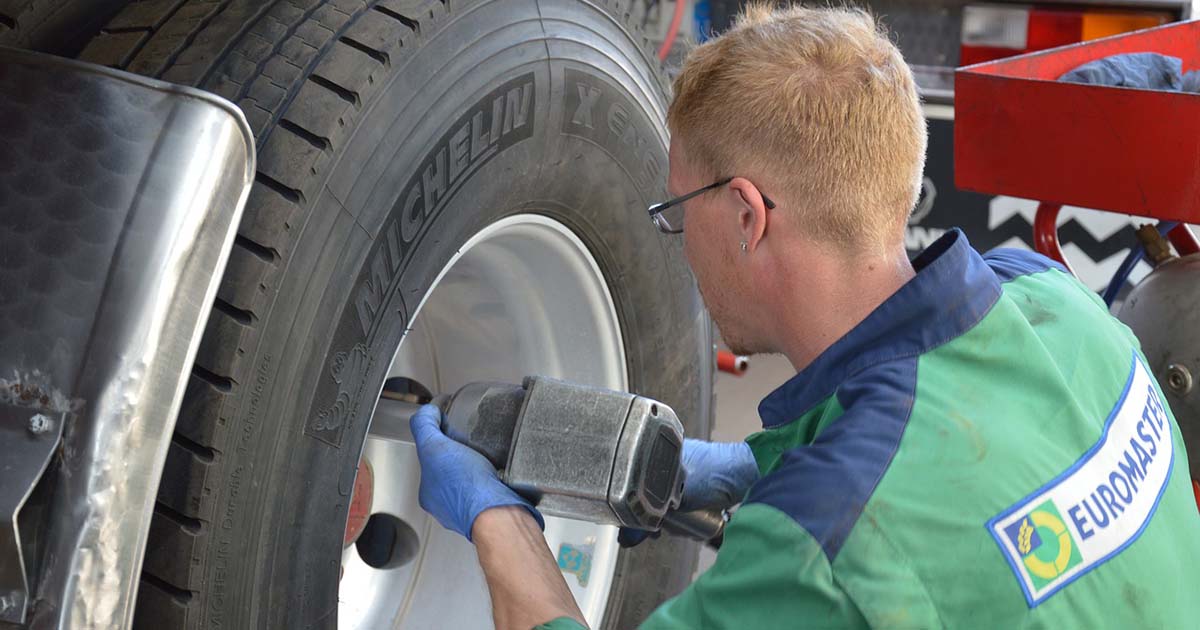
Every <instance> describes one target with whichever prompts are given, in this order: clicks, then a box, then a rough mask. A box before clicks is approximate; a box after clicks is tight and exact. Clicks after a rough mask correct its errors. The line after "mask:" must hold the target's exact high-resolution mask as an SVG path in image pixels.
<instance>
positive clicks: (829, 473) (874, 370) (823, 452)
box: [745, 355, 919, 563]
mask: <svg viewBox="0 0 1200 630" xmlns="http://www.w3.org/2000/svg"><path fill="white" fill-rule="evenodd" d="M918 358H919V357H918V355H912V356H910V357H907V358H904V359H899V360H895V361H889V362H887V363H883V364H879V365H876V366H874V367H871V368H869V369H867V370H864V371H862V372H860V373H859V374H857V375H856V376H855V377H853V378H851V379H850V380H848V381H846V382H845V383H843V384H842V386H841V387H839V388H838V391H837V397H838V402H839V403H840V404H841V406H842V408H843V409H845V410H846V411H845V413H844V414H843V415H842V416H841V417H839V418H838V419H837V420H836V421H834V422H833V423H832V424H831V425H829V427H828V428H826V429H825V430H824V431H822V432H821V434H820V435H818V436H817V437H816V439H815V440H814V441H813V443H812V444H809V445H807V446H799V447H796V448H794V449H792V450H790V451H787V452H785V453H784V454H783V456H782V458H781V459H780V462H779V466H778V467H777V468H776V469H775V470H774V471H772V472H771V473H770V474H768V475H767V476H765V477H763V478H762V479H760V480H759V481H758V483H756V484H754V486H753V487H752V488H751V489H750V494H749V495H748V496H747V497H746V501H745V502H746V503H763V504H766V505H770V506H772V507H774V508H775V509H777V510H780V511H782V512H784V513H785V514H787V515H789V516H791V517H792V518H793V519H795V521H796V522H797V523H798V524H799V525H800V526H801V527H803V528H804V529H805V530H806V531H808V533H809V534H810V535H812V537H813V538H815V539H816V540H817V541H818V542H819V543H820V544H821V548H822V549H823V550H824V551H825V555H826V556H827V557H828V558H829V562H831V563H832V562H833V560H834V558H836V557H837V554H838V551H839V550H840V549H841V548H842V544H843V543H845V542H846V538H847V537H848V536H849V535H850V531H851V530H852V529H854V524H855V523H856V522H857V521H858V517H859V515H861V514H862V511H863V507H864V506H866V504H867V501H868V500H869V499H870V498H871V495H872V494H874V492H875V488H876V487H877V486H878V485H879V480H880V479H882V478H883V474H884V472H886V471H887V468H888V466H889V465H890V464H891V462H892V457H893V456H894V455H895V454H896V450H897V449H898V448H899V446H900V438H901V437H902V436H903V435H904V428H905V427H906V426H907V425H908V419H909V417H910V415H911V414H912V407H913V397H914V396H915V395H916V388H917V360H918Z"/></svg>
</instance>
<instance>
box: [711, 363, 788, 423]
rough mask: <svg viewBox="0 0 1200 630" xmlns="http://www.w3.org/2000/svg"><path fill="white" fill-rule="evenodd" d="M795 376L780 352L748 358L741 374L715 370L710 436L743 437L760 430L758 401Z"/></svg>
mask: <svg viewBox="0 0 1200 630" xmlns="http://www.w3.org/2000/svg"><path fill="white" fill-rule="evenodd" d="M795 375H796V370H795V369H794V368H793V367H792V364H791V363H789V362H788V360H787V359H786V358H784V356H783V355H781V354H773V355H761V356H756V357H751V359H750V368H749V369H748V370H746V373H745V374H743V375H742V376H733V375H731V374H726V373H724V372H721V373H719V374H718V376H717V392H716V395H717V414H716V424H715V425H714V426H713V432H712V439H713V440H716V441H719V442H733V441H737V440H743V439H745V438H746V436H747V435H749V434H751V433H754V432H755V431H758V430H759V429H761V428H762V421H761V420H760V419H759V417H758V402H759V401H760V400H762V399H763V397H764V396H766V395H767V394H769V393H771V392H772V391H774V389H775V388H776V387H779V386H780V385H782V384H783V383H784V382H785V381H787V380H788V379H789V378H791V377H793V376H795Z"/></svg>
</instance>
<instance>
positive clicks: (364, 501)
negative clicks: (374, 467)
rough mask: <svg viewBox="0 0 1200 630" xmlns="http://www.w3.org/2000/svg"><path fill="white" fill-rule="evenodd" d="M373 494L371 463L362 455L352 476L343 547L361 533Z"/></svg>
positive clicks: (373, 480) (368, 515)
mask: <svg viewBox="0 0 1200 630" xmlns="http://www.w3.org/2000/svg"><path fill="white" fill-rule="evenodd" d="M374 495H375V473H374V472H372V471H371V463H370V462H369V461H367V458H366V457H363V458H362V459H360V460H359V461H358V474H357V475H356V476H355V477H354V494H352V495H350V514H349V515H348V516H346V536H345V538H344V539H343V541H342V546H343V547H349V546H350V545H352V544H354V541H356V540H358V537H359V536H360V535H362V532H363V529H364V528H366V526H367V519H368V518H370V517H371V501H372V500H373V499H374Z"/></svg>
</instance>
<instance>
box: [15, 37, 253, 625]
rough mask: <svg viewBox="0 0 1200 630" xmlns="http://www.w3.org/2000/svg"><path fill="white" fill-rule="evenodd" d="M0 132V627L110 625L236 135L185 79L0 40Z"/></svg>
mask: <svg viewBox="0 0 1200 630" xmlns="http://www.w3.org/2000/svg"><path fill="white" fill-rule="evenodd" d="M0 138H3V141H2V142H0V296H2V297H0V379H2V380H0V468H3V476H2V478H0V519H3V521H4V523H3V525H2V526H0V530H2V533H0V627H5V625H6V623H5V622H7V623H15V624H28V625H30V626H32V627H38V628H58V627H70V628H92V627H102V628H121V627H127V626H128V625H129V622H130V620H131V617H132V614H133V602H134V597H135V596H136V593H135V589H136V585H137V583H138V580H137V576H138V574H139V572H140V568H141V562H142V555H143V552H144V548H145V543H146V536H147V531H148V528H149V523H150V516H151V509H152V507H153V503H154V497H155V494H156V492H157V488H158V482H159V478H160V476H161V473H162V468H163V462H164V460H165V458H166V452H167V447H168V445H169V442H170V436H171V433H172V431H173V428H174V425H175V417H176V414H177V412H178V409H179V404H180V399H181V396H182V392H183V388H184V385H185V382H186V380H187V375H188V373H189V371H190V367H191V364H192V360H193V357H194V356H195V353H196V348H197V346H198V344H199V340H200V335H201V332H202V330H203V328H204V325H205V322H206V320H207V315H208V311H209V307H210V305H211V304H212V301H213V298H214V294H215V292H216V287H217V283H218V281H219V278H220V275H221V272H222V270H223V268H224V265H225V261H226V258H227V256H228V254H229V249H230V246H231V244H232V242H233V238H234V234H235V231H236V227H237V224H238V221H239V218H240V215H241V210H242V207H243V205H244V204H245V200H246V196H247V194H248V192H249V186H250V183H251V181H252V179H253V174H254V141H253V138H252V137H251V134H250V131H249V128H248V127H247V125H246V122H245V120H244V119H243V117H242V114H241V112H240V111H239V110H238V109H237V108H236V107H234V106H233V105H232V104H230V103H228V102H227V101H224V100H222V99H220V98H217V97H215V96H213V95H210V94H207V93H205V92H201V91H199V90H194V89H190V88H184V87H180V86H175V85H171V84H168V83H163V82H161V81H154V80H151V79H146V78H143V77H139V76H135V75H132V74H128V73H124V72H118V71H114V70H109V69H105V68H100V67H98V66H92V65H89V64H83V63H79V62H74V61H69V60H63V59H59V58H54V57H49V56H45V55H39V54H35V53H29V52H24V51H18V50H12V49H4V48H0ZM43 467H44V468H45V472H44V473H43V472H42V470H41V468H43Z"/></svg>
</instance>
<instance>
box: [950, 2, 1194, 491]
mask: <svg viewBox="0 0 1200 630" xmlns="http://www.w3.org/2000/svg"><path fill="white" fill-rule="evenodd" d="M1137 52H1154V53H1161V54H1164V55H1170V56H1174V57H1178V58H1180V59H1181V60H1182V61H1183V69H1184V71H1185V72H1186V71H1190V70H1196V69H1200V21H1194V22H1180V23H1175V24H1170V25H1167V26H1161V27H1158V28H1152V29H1148V30H1144V31H1137V32H1134V33H1128V34H1124V35H1118V36H1115V37H1109V38H1106V39H1100V40H1095V41H1090V42H1084V43H1081V44H1075V45H1071V46H1065V47H1062V48H1055V49H1051V50H1046V51H1041V52H1037V53H1031V54H1027V55H1021V56H1018V57H1010V58H1007V59H1002V60H998V61H993V62H988V63H983V64H978V65H974V66H968V67H965V68H960V69H959V70H958V71H957V72H956V74H955V86H954V92H955V103H954V105H955V118H956V120H955V138H954V151H955V158H954V165H955V182H956V184H957V186H958V187H959V188H961V189H964V190H973V191H978V192H984V193H989V194H995V195H1011V196H1014V197H1023V198H1026V199H1035V200H1038V201H1040V202H1041V205H1040V206H1039V207H1038V212H1037V217H1036V219H1035V221H1034V241H1035V244H1036V248H1037V250H1038V251H1039V252H1041V253H1042V254H1045V255H1046V256H1049V257H1050V258H1053V259H1055V260H1057V261H1059V262H1061V263H1063V264H1065V265H1067V267H1068V269H1069V268H1070V265H1069V264H1068V262H1069V261H1067V260H1065V259H1064V257H1063V254H1062V250H1061V248H1060V247H1059V243H1058V232H1057V227H1056V218H1057V215H1058V211H1059V208H1060V207H1061V206H1062V205H1066V204H1070V205H1074V206H1081V207H1085V208H1096V209H1100V210H1107V211H1110V212H1118V213H1122V214H1132V215H1140V216H1147V217H1155V218H1157V219H1160V220H1161V221H1162V223H1160V224H1159V227H1160V230H1161V231H1162V232H1164V233H1166V234H1167V237H1168V239H1169V241H1170V243H1171V244H1172V245H1173V246H1174V247H1175V249H1176V251H1177V252H1178V253H1179V255H1180V256H1187V255H1189V254H1196V253H1200V244H1197V241H1196V238H1195V237H1194V236H1193V235H1192V233H1191V232H1190V231H1189V229H1188V226H1187V224H1188V223H1200V94H1192V93H1184V92H1170V91H1155V90H1141V89H1132V88H1124V87H1110V86H1101V85H1083V84H1077V83H1062V82H1059V81H1058V77H1060V76H1062V75H1063V74H1064V73H1066V72H1067V71H1069V70H1072V69H1074V68H1076V67H1078V66H1081V65H1083V64H1085V63H1087V62H1089V61H1093V60H1096V59H1101V58H1104V57H1108V56H1111V55H1117V54H1123V53H1137ZM1139 257H1140V250H1139V251H1135V252H1132V253H1131V256H1130V258H1129V259H1128V260H1127V262H1129V263H1130V264H1128V265H1122V267H1123V268H1124V267H1127V269H1124V270H1123V271H1118V276H1117V277H1115V278H1114V282H1113V286H1112V287H1110V292H1111V293H1112V294H1113V295H1115V292H1116V291H1115V289H1117V288H1120V285H1122V284H1123V283H1124V281H1125V278H1124V277H1122V276H1121V275H1120V274H1121V273H1125V274H1128V268H1132V266H1133V264H1136V263H1137V260H1138V258H1139ZM1185 260H1188V259H1185ZM1195 277H1196V278H1197V279H1200V274H1196V275H1195ZM1106 298H1109V296H1108V295H1107V294H1106ZM1143 345H1144V346H1145V345H1146V342H1145V340H1144V339H1143ZM1147 354H1149V352H1147ZM1171 367H1172V368H1174V367H1175V366H1174V365H1172V366H1171ZM1156 374H1159V375H1160V376H1159V378H1160V382H1161V381H1162V380H1163V376H1162V374H1163V373H1162V372H1159V371H1156ZM1187 385H1188V389H1189V390H1190V388H1191V379H1190V376H1189V379H1188V383H1187ZM1185 393H1190V392H1185ZM1197 396H1200V394H1197ZM1168 399H1171V395H1170V392H1168ZM1193 404H1195V403H1192V402H1189V401H1187V400H1186V399H1182V400H1180V401H1179V402H1176V401H1175V400H1172V408H1173V409H1176V410H1177V412H1183V413H1177V414H1176V416H1177V420H1179V421H1180V423H1181V424H1183V425H1185V426H1184V438H1185V441H1187V438H1188V428H1189V427H1188V426H1187V425H1189V424H1191V425H1192V426H1200V423H1197V422H1198V421H1197V419H1196V418H1188V417H1186V416H1187V415H1188V414H1187V413H1186V412H1188V411H1192V410H1194V409H1189V407H1191V405H1193ZM1193 423H1196V424H1193ZM1193 430H1196V429H1193ZM1189 445H1190V446H1192V448H1191V451H1192V453H1191V455H1192V458H1197V457H1200V452H1197V449H1198V448H1200V444H1198V443H1197V441H1192V442H1191V443H1190V444H1189ZM1195 470H1196V469H1195V468H1193V475H1192V477H1193V484H1194V486H1193V487H1194V489H1195V491H1196V497H1197V502H1198V503H1200V483H1198V482H1196V481H1195V479H1196V478H1197V477H1198V475H1197V474H1196V472H1195Z"/></svg>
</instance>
